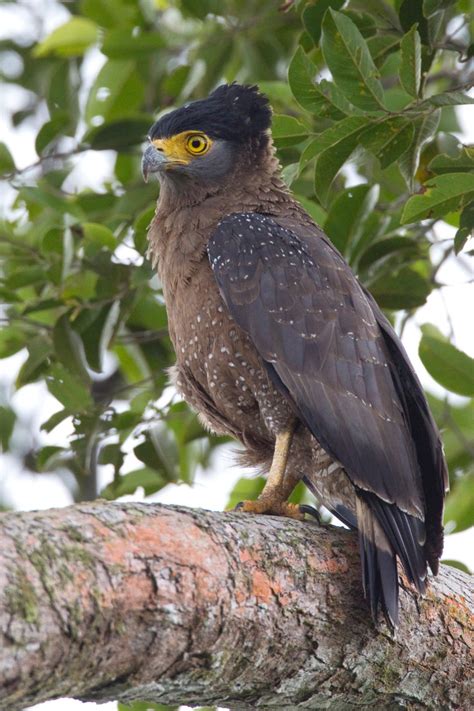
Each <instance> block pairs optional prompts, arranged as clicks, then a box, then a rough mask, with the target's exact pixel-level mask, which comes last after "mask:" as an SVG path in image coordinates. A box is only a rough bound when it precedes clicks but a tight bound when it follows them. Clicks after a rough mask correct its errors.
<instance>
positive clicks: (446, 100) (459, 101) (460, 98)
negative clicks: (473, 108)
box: [423, 91, 474, 106]
mask: <svg viewBox="0 0 474 711" xmlns="http://www.w3.org/2000/svg"><path fill="white" fill-rule="evenodd" d="M424 103H425V102H423V105H424ZM426 103H429V104H432V105H433V106H462V105H463V104H474V96H469V95H468V94H464V93H463V92H462V91H446V92H445V93H444V94H434V95H433V96H430V97H429V99H426Z"/></svg>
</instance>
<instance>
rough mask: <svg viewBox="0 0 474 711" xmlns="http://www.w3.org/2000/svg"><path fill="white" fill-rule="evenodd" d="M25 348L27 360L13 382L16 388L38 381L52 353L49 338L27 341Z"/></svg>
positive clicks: (39, 337)
mask: <svg viewBox="0 0 474 711" xmlns="http://www.w3.org/2000/svg"><path fill="white" fill-rule="evenodd" d="M26 348H27V350H28V358H27V359H26V361H25V362H24V363H23V365H22V366H21V368H20V370H19V371H18V375H17V377H16V382H15V385H16V387H17V388H21V387H23V385H26V384H27V383H32V382H34V381H35V380H37V379H38V377H39V375H40V374H41V373H42V370H43V367H44V366H45V365H47V363H48V359H49V356H50V355H51V353H52V351H53V348H52V345H51V342H50V340H49V338H45V337H44V336H41V335H40V336H35V338H32V339H31V340H29V341H28V343H27V345H26Z"/></svg>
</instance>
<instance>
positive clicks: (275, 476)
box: [238, 421, 304, 520]
mask: <svg viewBox="0 0 474 711" xmlns="http://www.w3.org/2000/svg"><path fill="white" fill-rule="evenodd" d="M294 430H295V421H293V422H291V423H290V425H289V426H288V429H287V430H285V431H284V432H281V433H280V434H278V435H277V436H276V441H275V450H274V452H273V459H272V465H271V467H270V472H269V474H268V477H267V481H266V483H265V486H264V488H263V491H262V493H261V494H260V496H259V497H258V499H256V500H255V501H242V502H241V504H239V506H238V508H239V510H241V511H247V512H248V513H258V514H273V515H276V516H289V517H290V518H296V519H299V520H303V519H304V513H303V512H302V511H301V510H300V507H299V506H298V505H297V504H290V503H288V501H287V499H288V497H289V496H290V494H291V492H292V491H293V489H294V488H295V486H296V484H297V483H298V481H299V479H298V477H295V476H292V475H291V474H290V473H289V472H287V471H286V465H287V463H288V454H289V451H290V445H291V440H292V438H293V432H294Z"/></svg>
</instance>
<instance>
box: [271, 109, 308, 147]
mask: <svg viewBox="0 0 474 711" xmlns="http://www.w3.org/2000/svg"><path fill="white" fill-rule="evenodd" d="M307 135H308V129H307V128H306V127H305V126H303V124H302V123H301V122H300V121H298V119H296V118H294V116H284V115H282V114H274V116H273V119H272V136H273V138H274V139H275V140H276V141H277V140H278V139H280V138H293V137H295V136H297V137H298V138H300V139H301V140H303V138H306V136H307Z"/></svg>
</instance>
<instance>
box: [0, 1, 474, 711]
mask: <svg viewBox="0 0 474 711" xmlns="http://www.w3.org/2000/svg"><path fill="white" fill-rule="evenodd" d="M33 5H34V11H35V13H37V14H39V15H41V16H42V21H43V32H44V35H45V36H46V35H47V34H48V33H49V32H51V30H53V29H54V28H55V27H57V26H59V25H61V24H62V23H63V22H64V21H65V20H66V19H67V18H68V13H67V12H66V10H65V9H64V8H63V7H62V6H61V5H58V4H57V3H56V2H55V1H54V0H30V1H29V2H27V1H25V2H18V3H7V4H5V5H4V6H3V7H1V6H0V39H3V38H10V37H12V36H18V34H19V33H20V34H21V35H22V36H23V37H25V38H27V36H28V26H29V23H28V18H29V13H30V12H31V9H32V7H33ZM104 61H105V59H104V57H103V55H102V54H101V53H100V52H99V50H97V49H90V50H89V51H88V52H87V58H86V62H85V68H84V72H85V74H86V76H87V73H88V72H89V73H90V75H91V76H95V75H96V73H97V71H98V68H99V67H100V66H101V64H102V63H103V62H104ZM1 101H2V105H3V106H4V107H5V108H8V109H11V108H12V107H16V106H21V105H22V101H23V97H22V96H21V92H19V91H18V90H17V89H16V88H15V87H12V86H10V85H5V86H4V87H3V88H2V99H1ZM458 116H459V120H460V123H461V125H462V127H463V133H462V135H460V136H459V137H460V138H461V139H462V141H463V142H465V143H472V142H474V117H473V109H472V107H469V108H465V107H461V108H459V109H458ZM44 118H45V117H42V116H37V117H36V119H35V121H36V123H35V121H32V122H31V123H30V125H29V126H27V127H23V126H22V128H21V129H20V130H13V129H12V127H11V125H10V123H9V121H8V120H7V115H6V114H5V115H2V114H0V134H1V136H2V139H3V140H4V141H5V142H6V143H7V144H8V146H9V148H10V150H11V152H12V154H13V155H14V158H15V162H16V165H17V166H18V167H19V168H23V167H25V166H28V165H30V164H32V163H34V162H35V161H36V160H37V154H36V152H35V147H34V138H35V134H36V131H37V126H38V125H40V124H41V123H42V122H43V121H44ZM113 161H114V154H113V153H112V152H110V153H108V152H107V151H102V152H101V153H97V152H95V153H93V154H91V153H85V154H83V155H81V156H79V157H77V158H76V169H75V170H74V171H73V173H72V174H71V175H70V177H69V179H68V186H67V187H68V189H69V190H70V191H74V190H80V189H81V188H83V187H85V186H89V187H92V188H95V189H101V188H102V187H103V185H104V181H105V180H106V179H107V178H108V176H109V174H110V171H111V167H112V165H113ZM355 182H357V181H356V178H355ZM8 190H9V188H8V187H7V186H4V185H3V186H2V187H1V188H0V199H1V198H2V197H4V198H7V197H8ZM444 229H445V230H446V234H445V235H443V236H451V234H452V233H453V232H454V230H452V231H450V228H449V227H448V226H446V225H444ZM461 271H462V268H461V267H460V265H459V262H458V261H457V260H456V259H454V258H450V259H448V260H447V262H446V263H445V264H444V266H443V267H442V270H441V271H440V274H439V279H440V281H442V282H444V283H445V284H447V285H448V286H447V287H445V288H443V289H440V290H437V291H434V292H433V293H432V294H431V295H430V296H429V298H428V301H427V303H426V305H425V306H424V307H422V308H421V309H419V311H418V313H417V318H416V323H415V322H413V321H411V322H409V324H408V326H407V328H406V330H405V332H404V343H405V346H406V347H407V350H408V352H409V354H410V357H411V359H412V362H413V363H414V365H415V368H416V370H417V372H418V374H419V375H420V378H421V380H422V382H423V384H424V385H425V386H426V387H427V389H429V390H431V391H432V392H433V393H435V394H439V393H441V392H442V390H441V388H440V387H439V386H438V385H437V384H436V383H435V382H434V381H433V380H432V378H431V377H430V376H429V374H428V373H427V372H426V370H425V369H424V367H423V365H422V363H421V361H420V360H419V357H418V343H419V339H420V331H419V328H418V325H419V324H422V323H425V322H430V323H435V324H437V325H438V327H439V328H440V329H441V330H442V331H443V332H445V333H448V332H449V329H450V328H452V330H453V332H454V338H455V343H456V346H457V347H458V348H460V349H461V350H464V351H465V352H466V353H469V354H472V355H474V328H473V327H472V303H473V301H472V286H470V285H464V286H459V285H456V284H457V283H459V282H460V281H461V280H464V281H465V280H466V273H465V272H463V273H461ZM448 313H449V314H451V317H450V318H451V323H448V316H447V314H448ZM22 359H23V360H24V359H26V356H25V355H24V354H19V355H15V356H12V358H10V359H6V360H3V361H0V387H2V388H6V389H8V388H9V387H10V386H11V383H12V380H13V378H14V376H15V374H16V371H17V370H18V367H19V364H20V363H21V361H22ZM450 398H451V399H452V401H453V402H454V401H456V402H457V401H459V402H461V401H462V398H460V397H459V398H458V397H457V396H454V395H450ZM12 403H13V405H14V407H15V409H17V410H18V411H21V412H23V413H24V415H25V422H26V423H27V426H26V427H25V431H24V432H23V433H22V434H23V436H24V437H25V438H26V439H28V438H31V439H33V438H34V439H35V440H36V441H38V442H41V443H43V444H46V443H48V444H56V443H61V442H64V440H65V438H67V436H68V435H69V434H70V432H69V429H68V425H64V426H59V427H58V428H56V429H55V430H54V432H53V433H52V435H46V434H45V433H42V432H41V433H40V431H39V426H40V424H41V422H43V421H44V420H45V419H46V418H47V417H49V416H50V415H51V414H52V413H53V412H55V411H56V410H58V402H57V401H56V400H55V399H54V398H53V397H52V396H51V395H50V394H49V392H48V391H47V389H46V387H45V386H44V385H43V384H31V385H28V386H25V387H23V388H22V389H21V390H20V391H19V392H17V393H16V394H15V395H14V396H13V398H12ZM242 473H243V470H242V469H240V468H238V467H236V466H233V465H232V457H231V447H225V448H221V449H219V451H218V453H217V455H216V456H215V457H214V460H213V467H212V471H211V472H210V473H209V472H206V474H205V475H204V474H203V473H202V472H198V474H197V477H196V479H195V483H194V485H193V487H192V488H191V487H188V486H186V485H184V484H183V485H181V486H168V487H166V488H165V489H164V490H162V491H160V492H158V493H157V494H155V495H153V496H151V497H149V499H148V500H152V501H160V502H163V503H168V504H171V503H173V504H182V505H186V506H199V507H204V508H208V509H213V510H222V509H223V508H224V506H225V505H226V503H227V501H228V498H229V494H230V492H231V490H232V488H233V486H234V484H235V482H236V481H237V479H239V478H240V477H241V476H242ZM111 476H112V475H111V472H110V471H108V469H107V468H105V469H104V471H103V472H102V474H101V477H102V478H101V481H100V485H101V486H105V485H106V484H107V483H108V482H109V480H110V478H111ZM0 491H1V494H2V496H1V498H2V499H3V500H5V501H6V502H8V503H9V504H10V505H11V506H12V507H13V508H16V509H22V510H33V509H43V508H50V507H53V506H65V505H68V504H70V503H72V497H71V494H70V491H69V489H68V487H67V486H66V484H65V482H64V481H63V480H62V479H61V478H60V477H59V476H58V475H55V474H52V475H44V474H43V475H41V477H38V476H37V475H35V474H32V473H29V472H28V471H27V470H25V469H24V468H23V466H22V465H21V464H20V463H19V462H18V461H17V460H16V459H15V458H13V457H11V456H6V455H3V456H2V455H0ZM128 498H129V499H134V500H140V499H143V498H144V494H143V491H141V492H140V491H138V492H137V494H136V495H135V496H133V497H128ZM444 555H445V557H446V558H450V559H457V560H459V561H461V562H463V563H465V564H466V565H467V566H468V567H470V568H471V569H473V568H474V534H473V531H472V529H471V530H468V531H464V532H462V533H459V534H454V535H450V536H447V538H446V545H445V553H444ZM32 708H33V707H32ZM99 708H100V709H101V710H102V711H115V709H116V708H117V704H116V703H115V702H111V703H106V704H103V705H100V706H97V705H96V704H92V703H81V702H79V701H74V700H68V699H60V700H57V701H54V702H47V703H43V704H40V705H38V706H35V707H34V709H35V711H79V710H80V711H92V710H93V709H99ZM181 708H182V709H184V708H185V707H181Z"/></svg>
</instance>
